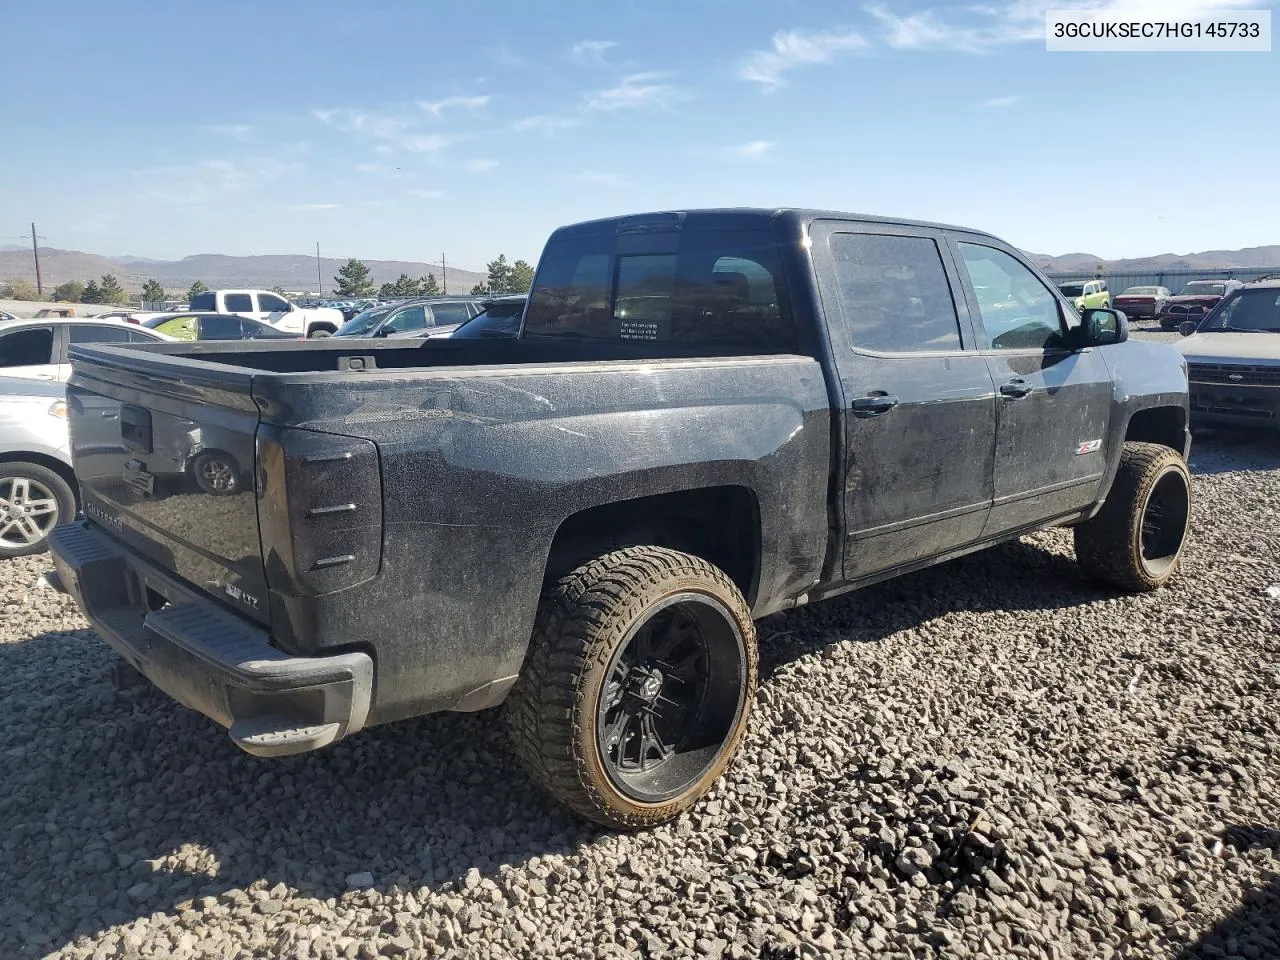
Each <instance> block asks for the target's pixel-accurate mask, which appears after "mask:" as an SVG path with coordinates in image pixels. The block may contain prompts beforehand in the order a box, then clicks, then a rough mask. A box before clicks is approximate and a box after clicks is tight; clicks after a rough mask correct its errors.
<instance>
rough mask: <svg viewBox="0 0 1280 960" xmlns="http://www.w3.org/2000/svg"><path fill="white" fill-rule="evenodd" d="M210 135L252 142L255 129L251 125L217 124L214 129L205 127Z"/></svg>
mask: <svg viewBox="0 0 1280 960" xmlns="http://www.w3.org/2000/svg"><path fill="white" fill-rule="evenodd" d="M204 129H206V130H208V131H209V132H210V133H216V134H217V135H218V136H220V137H230V138H231V139H232V140H240V141H245V140H252V139H253V132H254V127H253V124H250V123H225V124H216V125H214V126H212V127H205V128H204Z"/></svg>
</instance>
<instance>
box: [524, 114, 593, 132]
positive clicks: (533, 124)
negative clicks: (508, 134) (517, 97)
mask: <svg viewBox="0 0 1280 960" xmlns="http://www.w3.org/2000/svg"><path fill="white" fill-rule="evenodd" d="M581 123H582V121H581V120H579V119H578V118H577V117H563V116H557V115H553V114H547V113H542V114H538V115H536V116H532V117H525V118H524V119H523V120H517V121H516V122H515V123H513V124H512V125H511V129H512V130H515V131H517V132H519V133H523V132H525V131H527V130H540V131H542V132H543V133H554V132H555V131H557V130H568V129H569V128H570V127H576V126H579V125H581Z"/></svg>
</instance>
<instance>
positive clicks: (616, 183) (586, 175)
mask: <svg viewBox="0 0 1280 960" xmlns="http://www.w3.org/2000/svg"><path fill="white" fill-rule="evenodd" d="M565 179H567V180H571V181H573V182H574V183H587V184H591V185H592V186H597V187H629V186H631V182H630V181H629V180H626V179H625V178H623V177H620V176H618V175H617V174H616V173H604V172H602V171H600V170H579V171H578V172H577V173H571V174H568V175H567V176H566V178H565Z"/></svg>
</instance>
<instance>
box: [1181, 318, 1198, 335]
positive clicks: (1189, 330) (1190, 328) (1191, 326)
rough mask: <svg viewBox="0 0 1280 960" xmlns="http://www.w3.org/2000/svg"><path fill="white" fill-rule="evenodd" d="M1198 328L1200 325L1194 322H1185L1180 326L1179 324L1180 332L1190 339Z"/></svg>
mask: <svg viewBox="0 0 1280 960" xmlns="http://www.w3.org/2000/svg"><path fill="white" fill-rule="evenodd" d="M1198 326H1199V324H1198V323H1196V322H1195V321H1194V320H1183V321H1182V322H1181V323H1180V324H1178V332H1179V333H1180V334H1182V335H1183V336H1184V337H1189V336H1191V335H1192V334H1193V333H1195V332H1196V327H1198Z"/></svg>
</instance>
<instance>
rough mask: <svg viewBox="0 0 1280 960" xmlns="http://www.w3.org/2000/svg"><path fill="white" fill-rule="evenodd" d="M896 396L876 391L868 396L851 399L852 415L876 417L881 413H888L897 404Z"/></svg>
mask: <svg viewBox="0 0 1280 960" xmlns="http://www.w3.org/2000/svg"><path fill="white" fill-rule="evenodd" d="M898 403H899V401H898V398H897V397H895V396H893V395H892V394H887V393H877V394H873V395H871V396H869V397H859V398H858V399H857V400H855V401H853V415H854V416H855V417H863V418H866V417H878V416H880V415H881V414H885V413H888V412H889V411H890V410H892V409H893V408H894V407H896V406H897V405H898Z"/></svg>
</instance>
